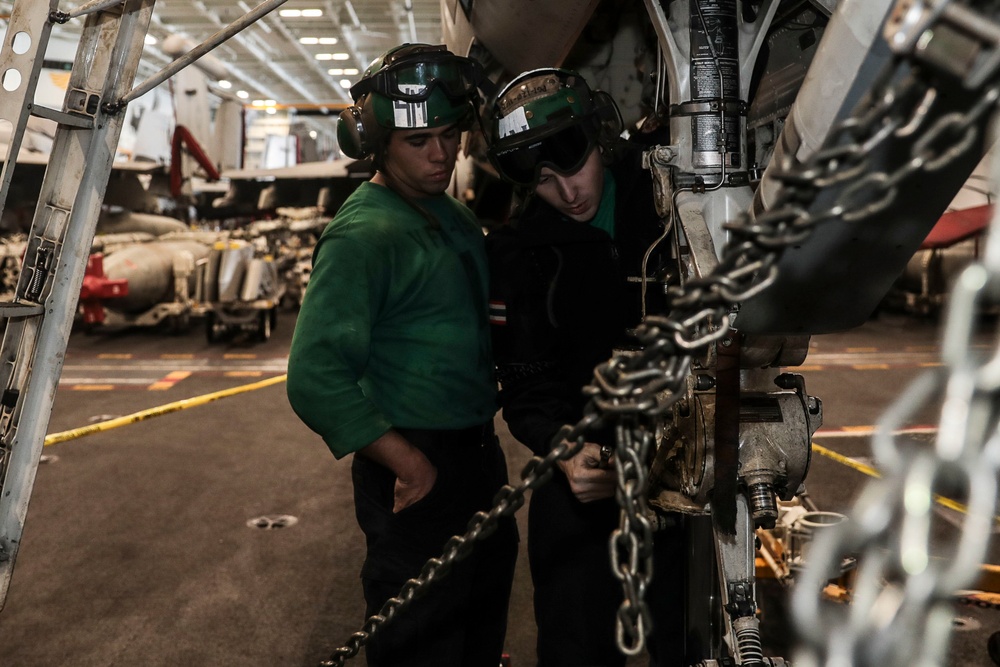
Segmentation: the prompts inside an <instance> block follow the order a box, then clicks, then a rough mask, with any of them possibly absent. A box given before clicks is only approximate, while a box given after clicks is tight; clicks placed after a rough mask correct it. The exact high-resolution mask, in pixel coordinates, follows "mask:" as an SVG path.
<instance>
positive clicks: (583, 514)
mask: <svg viewBox="0 0 1000 667" xmlns="http://www.w3.org/2000/svg"><path fill="white" fill-rule="evenodd" d="M618 516H619V510H618V504H617V503H616V502H615V500H614V499H613V498H609V499H606V500H598V501H595V502H591V503H582V502H580V501H579V500H577V498H576V496H574V495H573V492H572V491H571V490H570V487H569V482H568V481H567V480H566V478H565V477H564V476H563V475H561V474H559V473H556V474H555V475H554V476H553V478H552V480H551V481H549V483H547V484H545V485H544V486H541V487H539V488H538V489H536V490H534V491H533V492H532V496H531V503H530V506H529V507H528V558H529V561H530V565H531V579H532V581H533V583H534V587H535V599H534V603H535V622H536V624H537V626H538V644H537V652H538V665H539V667H621V666H622V665H624V664H625V656H623V655H622V654H621V652H620V651H619V650H618V648H617V645H616V644H615V617H616V614H617V612H618V606H619V605H620V604H621V601H622V587H621V583H620V582H619V581H618V580H617V579H616V578H615V577H614V575H613V574H612V573H611V560H610V555H609V549H608V538H609V537H610V536H611V532H612V531H613V530H614V529H615V528H616V527H617V526H618ZM653 549H654V555H653V582H652V585H651V586H650V588H649V589H648V591H647V596H646V597H647V602H649V603H650V607H651V611H652V614H653V617H654V618H653V623H654V627H653V633H652V635H651V636H650V637H649V638H648V645H649V650H650V654H651V655H652V657H653V664H655V665H657V666H658V667H678V666H680V665H682V664H684V665H686V664H687V663H685V662H683V597H684V595H683V579H682V556H683V543H682V540H681V531H679V530H668V531H663V532H659V533H657V534H656V539H655V541H654V545H653Z"/></svg>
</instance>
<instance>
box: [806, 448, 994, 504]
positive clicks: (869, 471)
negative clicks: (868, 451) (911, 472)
mask: <svg viewBox="0 0 1000 667" xmlns="http://www.w3.org/2000/svg"><path fill="white" fill-rule="evenodd" d="M812 448H813V451H814V452H816V453H817V454H821V455H823V456H825V457H827V458H828V459H832V460H834V461H836V462H837V463H840V464H842V465H845V466H847V467H848V468H852V469H854V470H857V471H858V472H860V473H864V474H865V475H868V476H869V477H875V478H879V477H881V476H882V473H880V472H879V471H878V470H876V469H875V468H872V467H871V466H867V465H865V464H864V463H861V462H860V461H855V460H854V459H852V458H849V457H847V456H844V455H843V454H838V453H837V452H835V451H833V450H832V449H827V448H826V447H824V446H823V445H817V444H816V443H815V442H814V443H813V445H812ZM934 500H935V501H936V502H937V504H938V505H941V506H942V507H947V508H948V509H950V510H955V511H956V512H961V513H962V514H968V513H969V510H968V508H967V507H966V506H965V505H963V504H962V503H960V502H958V501H955V500H952V499H951V498H946V497H945V496H941V495H938V494H936V493H935V494H934ZM993 520H994V521H996V522H998V523H1000V516H994V517H993Z"/></svg>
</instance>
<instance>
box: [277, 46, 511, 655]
mask: <svg viewBox="0 0 1000 667" xmlns="http://www.w3.org/2000/svg"><path fill="white" fill-rule="evenodd" d="M479 76H480V72H479V69H478V67H477V66H476V65H475V63H474V62H473V61H471V60H469V59H467V58H461V57H458V56H455V55H453V54H452V53H450V52H448V51H447V50H445V48H444V47H434V46H428V45H422V44H412V45H404V46H402V47H397V48H395V49H392V50H390V51H389V52H388V53H386V54H385V55H383V56H382V57H380V58H378V59H376V61H375V62H374V63H372V65H371V66H370V67H369V68H368V69H367V70H366V71H365V74H364V76H363V77H362V79H361V81H359V82H358V83H357V84H355V86H354V87H352V89H351V94H352V97H353V98H354V99H355V105H354V106H353V107H350V108H349V109H347V110H345V111H344V112H343V113H342V114H341V119H340V123H339V126H338V139H339V141H340V146H341V150H342V151H343V152H344V153H345V154H347V155H348V156H350V157H354V158H363V157H366V156H368V155H372V156H373V160H374V164H375V168H376V170H377V171H376V174H375V176H374V177H373V178H372V179H371V181H370V182H368V183H365V184H363V185H362V186H361V187H360V188H358V190H357V191H356V192H355V193H354V194H353V195H351V197H350V198H349V199H348V200H347V201H346V202H345V203H344V205H343V206H342V207H341V209H340V211H339V212H338V213H337V215H336V217H335V218H334V220H333V221H332V222H331V223H330V224H329V226H328V227H327V228H326V230H325V231H324V233H323V234H322V236H321V237H320V240H319V243H318V244H317V247H316V250H315V252H314V255H313V272H312V275H311V277H310V282H309V288H308V290H307V292H306V296H305V299H304V301H303V304H302V309H301V311H300V314H299V318H298V322H297V324H296V329H295V334H294V337H293V340H292V348H291V352H290V356H289V362H288V397H289V401H290V402H291V405H292V407H293V408H294V409H295V411H296V413H297V414H298V415H299V416H300V417H301V419H302V420H303V421H304V422H305V423H306V424H307V425H308V426H309V427H310V428H311V429H313V430H314V431H316V432H317V433H318V434H319V435H321V436H322V437H323V440H324V441H325V442H326V444H327V446H328V447H329V448H330V450H331V451H332V452H333V454H334V456H336V457H337V458H338V459H339V458H342V457H344V456H347V455H348V454H355V456H353V457H352V458H353V461H352V475H353V480H354V489H355V493H354V497H355V508H356V514H357V517H358V522H359V524H360V526H361V528H362V530H363V531H364V533H365V536H366V539H367V545H368V552H367V555H366V559H365V563H364V565H363V567H362V570H361V576H362V583H363V587H364V593H365V601H366V604H367V611H366V613H367V615H368V616H371V615H373V614H376V613H378V612H379V610H380V609H381V608H382V606H383V604H384V603H385V601H386V600H387V599H388V598H390V597H393V596H395V595H396V594H397V593H398V592H399V589H400V588H401V587H402V585H403V584H404V583H405V582H406V580H407V579H410V578H413V577H416V576H417V575H418V574H419V573H420V570H421V568H422V566H423V564H424V563H425V562H426V561H427V559H428V558H431V557H435V556H439V555H440V554H441V552H442V550H443V547H444V544H445V542H447V540H448V539H449V538H450V537H451V536H452V535H455V534H461V533H464V532H465V526H466V524H467V522H468V520H469V519H470V518H471V517H472V515H473V514H474V513H475V512H477V511H480V510H487V509H489V507H490V506H491V504H492V498H493V496H494V494H495V493H496V492H497V490H498V489H499V488H500V487H501V486H502V485H503V484H505V483H506V482H507V474H506V464H505V462H504V457H503V453H502V451H501V450H500V448H499V444H498V442H497V439H496V437H495V435H494V434H493V428H492V427H493V416H494V413H495V412H496V402H495V399H496V383H495V381H494V377H493V362H492V357H491V354H490V332H489V325H488V316H487V306H486V299H487V275H488V274H487V267H486V257H485V251H484V241H483V234H482V230H481V228H480V226H479V224H478V223H477V222H476V219H475V216H474V215H473V214H472V212H471V211H470V210H469V209H468V208H466V207H465V206H463V205H462V204H461V203H459V202H458V201H456V200H455V199H453V198H452V197H450V196H449V195H447V194H446V189H447V188H448V185H449V183H450V181H451V177H452V172H453V170H454V166H455V159H456V157H457V154H458V149H459V144H460V140H461V133H462V131H463V130H464V129H467V128H469V127H471V125H472V120H473V119H474V114H475V113H476V112H475V107H474V106H473V100H474V99H475V97H476V95H477V91H476V85H477V82H478V80H479V79H478V77H479ZM516 553H517V534H516V529H515V527H514V524H513V521H512V520H509V519H506V520H504V522H503V525H501V527H500V529H499V530H498V531H497V532H496V533H495V534H494V535H493V536H491V537H490V538H489V539H488V540H487V541H486V542H485V543H484V544H482V545H480V547H479V548H477V549H476V550H475V552H474V553H473V554H472V556H470V557H468V558H467V559H466V560H464V561H462V562H461V563H460V564H458V565H457V566H456V567H455V568H454V569H453V570H452V572H451V573H450V574H449V576H448V577H447V578H445V579H444V581H443V582H442V583H441V584H438V585H435V587H434V588H435V590H433V591H432V592H431V593H430V594H429V595H427V596H425V597H422V598H420V599H419V600H417V601H415V602H414V603H413V604H412V607H411V608H410V609H409V610H407V611H406V612H405V613H401V614H400V615H399V616H398V617H397V618H396V619H395V620H394V621H393V623H392V624H391V626H389V627H388V628H387V629H386V630H385V631H383V632H379V633H377V634H376V635H375V637H374V639H373V641H372V643H371V644H370V645H369V647H368V649H367V651H366V655H367V658H368V663H369V665H393V666H402V665H435V666H447V665H455V666H456V667H459V666H460V667H475V666H477V665H483V667H487V666H488V667H496V665H497V664H499V663H500V657H501V653H502V648H503V639H504V634H505V631H506V618H507V605H508V600H509V596H510V589H511V582H512V578H513V569H514V559H515V558H516Z"/></svg>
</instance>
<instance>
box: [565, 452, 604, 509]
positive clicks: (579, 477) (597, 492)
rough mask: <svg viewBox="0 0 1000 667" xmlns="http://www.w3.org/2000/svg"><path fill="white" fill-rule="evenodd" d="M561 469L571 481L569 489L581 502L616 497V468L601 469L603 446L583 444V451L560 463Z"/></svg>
mask: <svg viewBox="0 0 1000 667" xmlns="http://www.w3.org/2000/svg"><path fill="white" fill-rule="evenodd" d="M557 463H558V464H559V468H560V469H561V470H562V471H563V474H564V475H566V479H568V480H569V488H570V489H571V490H572V491H573V495H575V496H576V497H577V499H578V500H579V501H580V502H583V503H589V502H593V501H595V500H600V499H602V498H611V497H613V496H614V495H615V487H616V485H617V477H616V475H615V470H614V468H613V467H612V468H602V467H601V446H600V445H598V444H595V443H593V442H585V443H583V449H581V450H580V451H579V452H577V454H576V456H574V457H572V458H571V459H568V460H566V461H558V462H557Z"/></svg>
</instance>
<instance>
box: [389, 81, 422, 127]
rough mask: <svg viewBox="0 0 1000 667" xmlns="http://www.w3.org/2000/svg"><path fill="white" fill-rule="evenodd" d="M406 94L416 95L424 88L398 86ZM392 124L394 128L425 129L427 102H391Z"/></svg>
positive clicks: (418, 86)
mask: <svg viewBox="0 0 1000 667" xmlns="http://www.w3.org/2000/svg"><path fill="white" fill-rule="evenodd" d="M400 88H403V89H405V90H404V92H406V93H407V94H411V95H412V94H418V93H421V92H423V90H424V89H425V86H420V85H406V86H400ZM392 115H393V124H394V125H395V126H396V127H410V128H417V127H427V100H423V101H421V102H405V101H403V100H393V101H392Z"/></svg>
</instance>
